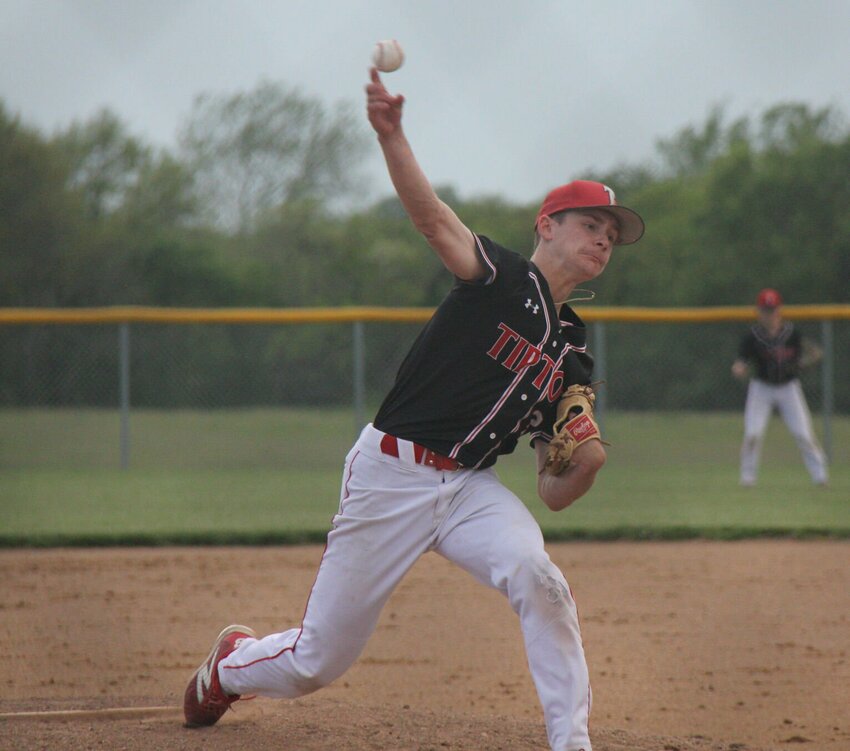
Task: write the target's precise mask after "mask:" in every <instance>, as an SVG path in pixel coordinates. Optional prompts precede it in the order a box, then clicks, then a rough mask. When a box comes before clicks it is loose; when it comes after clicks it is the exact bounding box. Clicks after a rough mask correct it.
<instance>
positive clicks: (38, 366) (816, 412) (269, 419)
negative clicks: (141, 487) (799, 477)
mask: <svg viewBox="0 0 850 751" xmlns="http://www.w3.org/2000/svg"><path fill="white" fill-rule="evenodd" d="M789 312H790V311H789ZM582 313H583V315H584V317H585V318H586V320H588V321H589V344H590V348H591V350H592V351H593V353H594V356H595V358H596V363H597V372H596V374H595V375H596V377H597V378H598V379H601V380H604V382H605V383H604V385H603V386H602V387H601V389H600V398H599V410H600V415H601V418H602V419H603V420H604V416H605V413H606V412H607V411H608V410H612V411H613V410H618V411H628V412H633V411H634V412H640V411H653V412H658V411H676V412H680V411H687V412H693V411H723V412H740V411H741V410H742V408H743V403H744V396H745V391H746V386H745V384H742V383H740V382H738V381H736V380H734V379H733V378H732V376H731V372H730V366H731V363H732V361H733V360H734V359H735V356H736V353H737V347H738V341H739V339H740V337H741V336H742V334H743V333H744V331H745V330H746V327H747V326H748V325H749V324H748V322H747V321H746V320H745V318H746V312H744V313H740V312H739V316H738V317H740V318H741V320H737V319H736V320H721V321H708V322H705V321H687V320H685V321H675V322H672V321H670V322H665V321H663V320H660V321H658V320H651V321H648V320H641V317H640V316H634V315H628V314H627V313H625V312H624V313H623V314H622V316H621V318H619V319H618V318H617V317H616V309H608V315H605V316H598V317H597V320H593V319H594V315H593V314H592V312H591V311H582ZM114 317H115V318H119V317H120V316H114ZM328 317H330V318H332V317H333V316H316V317H315V320H303V321H301V322H299V321H298V317H297V316H295V317H294V318H293V319H292V320H287V321H286V322H279V321H275V320H274V318H275V317H274V316H270V318H269V320H268V321H263V322H259V321H258V320H257V319H259V320H260V321H262V316H261V315H259V314H258V315H257V316H254V317H252V320H251V321H250V322H233V321H231V320H227V321H226V322H217V321H215V320H212V321H208V320H207V318H205V317H204V316H203V315H201V314H199V315H198V316H196V317H194V318H192V319H191V320H190V321H185V320H183V321H178V322H167V321H163V320H159V319H160V318H167V316H166V315H163V316H158V317H157V320H154V321H126V320H125V321H120V320H116V321H110V320H101V319H98V318H97V317H94V319H93V320H92V321H87V322H85V323H82V322H79V321H76V322H63V319H62V317H61V315H59V314H58V313H57V319H56V320H55V321H50V322H47V321H35V322H34V321H31V320H25V322H21V321H19V320H18V319H16V318H14V317H13V316H7V317H6V319H5V320H2V319H0V323H2V324H4V325H0V468H4V467H5V468H26V467H64V468H73V469H85V468H87V467H116V466H120V467H128V466H130V465H132V466H133V467H134V468H135V467H140V466H143V467H150V468H154V469H155V468H158V467H174V466H191V467H204V466H214V467H218V466H231V467H234V466H235V467H246V468H251V467H259V466H274V465H275V463H276V462H280V461H281V460H282V449H281V448H280V447H281V446H283V445H284V444H285V441H284V437H283V436H281V435H280V427H279V425H280V423H281V421H280V419H279V416H280V411H281V410H289V411H291V410H302V411H303V414H304V415H311V416H312V417H313V418H315V417H316V416H317V415H322V414H325V413H333V414H334V415H336V416H337V417H336V419H339V415H340V414H343V415H345V417H344V418H343V419H344V423H345V424H347V426H348V428H347V429H350V433H349V435H347V436H345V440H346V442H347V441H348V440H349V439H351V438H353V436H354V435H355V433H356V431H357V429H358V428H359V426H360V425H362V424H363V423H364V422H366V421H368V420H369V419H371V417H372V415H373V414H374V411H375V409H376V408H377V406H378V404H379V403H380V401H381V399H382V398H383V396H384V394H386V392H387V391H388V390H389V388H390V386H391V385H392V382H393V379H394V376H395V373H396V371H397V369H398V366H399V364H400V363H401V360H402V359H403V357H404V355H405V354H406V352H407V350H408V349H409V347H410V345H411V344H412V343H413V340H414V339H415V337H416V336H417V334H418V332H419V330H420V329H421V326H422V321H424V320H425V319H426V318H427V311H418V312H415V314H408V315H407V316H401V318H402V320H398V321H394V320H392V318H393V316H392V314H391V313H387V314H386V315H382V316H379V318H380V319H381V320H370V319H369V316H363V317H362V318H358V316H357V314H356V311H355V312H353V313H351V312H350V313H349V314H348V315H341V316H340V320H325V318H328ZM397 317H399V316H397ZM732 317H733V318H734V316H732ZM789 317H793V316H790V315H789ZM107 318H109V317H108V316H107ZM214 318H215V317H213V319H214ZM226 318H227V317H226V316H225V319H226ZM306 318H308V319H309V318H310V317H309V316H306ZM603 318H604V319H605V320H602V319H603ZM849 319H850V316H845V317H844V318H841V317H831V318H830V317H826V318H823V319H820V320H818V319H813V320H810V319H806V320H800V321H798V322H796V325H797V326H798V327H799V328H800V329H801V331H802V333H803V335H804V336H805V337H807V338H809V339H811V340H813V341H814V342H817V343H819V344H820V345H821V347H822V348H823V349H824V352H825V357H824V360H823V361H822V362H821V363H820V364H819V365H818V366H816V367H814V368H811V369H809V370H807V371H805V372H804V373H803V376H802V380H803V386H804V389H805V392H806V395H807V398H808V401H809V406H810V408H811V410H812V413H813V416H814V418H815V424H816V426H817V428H818V432H819V434H820V435H821V436H822V438H823V439H824V441H825V443H826V444H827V448H829V441H830V419H831V416H832V415H833V414H847V413H850V393H848V391H850V389H848V379H847V377H846V374H847V372H848V368H850V362H848V358H850V320H849ZM337 460H338V455H337V454H334V461H337Z"/></svg>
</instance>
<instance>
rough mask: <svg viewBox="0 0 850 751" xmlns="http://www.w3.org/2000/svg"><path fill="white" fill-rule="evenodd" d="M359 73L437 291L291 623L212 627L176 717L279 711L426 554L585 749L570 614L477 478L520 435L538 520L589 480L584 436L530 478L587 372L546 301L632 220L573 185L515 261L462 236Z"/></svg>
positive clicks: (551, 725) (521, 535)
mask: <svg viewBox="0 0 850 751" xmlns="http://www.w3.org/2000/svg"><path fill="white" fill-rule="evenodd" d="M370 75H371V82H370V83H369V84H368V86H367V87H366V91H367V98H368V104H367V110H368V117H369V121H370V123H371V125H372V127H373V128H374V130H375V132H376V133H377V136H378V142H379V144H380V146H381V149H382V151H383V154H384V157H385V160H386V164H387V168H388V170H389V174H390V177H391V179H392V181H393V184H394V186H395V189H396V191H397V193H398V196H399V198H400V199H401V202H402V204H403V205H404V207H405V209H406V211H407V213H408V215H409V217H410V219H411V221H412V222H413V224H414V225H415V226H416V228H417V229H418V230H419V231H420V232H421V233H422V234H423V236H424V237H425V238H426V240H427V241H428V243H429V244H430V246H431V247H432V248H433V250H434V251H435V252H436V253H437V255H438V256H439V257H440V259H441V260H442V262H443V264H444V265H445V266H446V268H447V269H448V270H449V271H450V272H451V273H452V274H453V275H454V285H453V286H452V288H451V291H450V292H449V294H448V296H447V297H446V298H445V299H444V300H443V302H442V303H441V304H440V305H439V307H438V309H437V311H436V312H435V314H434V316H433V318H432V319H431V320H430V321H429V323H428V324H427V325H426V326H425V328H424V329H423V331H422V332H421V333H420V335H419V337H418V338H417V339H416V341H415V342H414V344H413V346H412V348H411V350H410V352H409V353H408V355H407V357H406V358H405V360H404V361H403V363H402V365H401V367H400V368H399V371H398V374H397V377H396V382H395V385H394V386H393V388H392V390H391V391H390V393H389V394H388V395H387V397H386V399H385V400H384V402H383V404H382V405H381V407H380V409H379V410H378V413H377V415H376V417H375V419H374V423H373V424H369V425H367V426H366V427H365V428H364V430H363V432H362V433H361V435H360V438H359V439H358V441H357V443H356V444H355V446H354V448H353V449H352V450H351V451H350V452H349V454H348V456H347V457H346V460H345V467H344V470H343V480H342V491H341V495H340V505H339V512H338V513H337V515H336V516H335V517H334V520H333V529H332V530H331V532H330V533H329V534H328V540H327V546H326V549H325V553H324V555H323V557H322V561H321V564H320V565H319V571H318V574H317V577H316V581H315V583H314V585H313V589H312V591H311V593H310V597H309V600H308V603H307V607H306V610H305V613H304V618H303V621H302V623H301V625H300V627H296V628H292V629H290V630H288V631H284V632H282V633H276V634H271V635H269V636H266V637H264V638H262V639H258V638H256V637H255V635H254V633H253V632H252V631H251V630H250V629H248V628H246V627H244V626H231V627H229V628H227V629H225V630H224V631H223V632H222V633H221V634H220V635H219V638H218V640H217V641H216V643H215V645H214V647H213V650H212V652H211V653H210V655H209V657H208V658H207V660H206V661H205V662H204V663H203V664H202V665H201V667H200V668H199V669H198V671H197V672H196V673H195V675H194V676H192V678H191V680H190V681H189V684H188V686H187V689H186V694H185V702H184V710H185V715H186V721H187V724H188V725H211V724H213V723H214V722H216V721H217V720H218V719H219V717H221V715H222V714H223V713H224V712H225V711H226V709H227V707H228V706H229V705H230V704H231V703H232V702H233V701H235V700H236V699H238V698H239V696H240V695H243V694H257V695H263V696H272V697H288V698H294V697H297V696H302V695H304V694H307V693H309V692H311V691H315V690H317V689H318V688H320V687H322V686H325V685H327V684H328V683H330V682H331V681H333V680H334V679H336V678H338V677H339V676H340V675H342V674H343V672H344V671H345V670H347V669H348V667H349V666H350V665H351V664H352V663H353V662H354V661H355V660H356V658H357V656H358V655H359V654H360V652H361V650H362V649H363V647H364V646H365V644H366V641H367V640H368V638H369V636H370V635H371V633H372V631H373V630H374V628H375V625H376V623H377V620H378V617H379V615H380V612H381V609H382V607H383V605H384V604H385V603H386V601H387V599H388V598H389V596H390V594H391V593H392V591H393V589H394V588H395V587H396V585H397V584H398V583H399V582H400V581H401V579H402V577H403V576H404V574H405V573H406V572H407V571H408V570H409V569H410V567H411V566H412V565H413V564H414V563H415V562H416V561H417V560H418V558H419V557H420V556H422V555H423V554H424V553H427V552H429V551H434V552H436V553H438V554H440V555H442V556H444V557H445V558H447V559H448V560H451V561H453V562H454V563H456V564H457V565H459V566H461V567H462V568H463V569H465V570H466V571H468V572H469V573H470V574H472V575H473V576H474V577H475V578H476V579H478V580H479V581H480V582H482V583H483V584H485V585H487V586H490V587H494V588H495V589H498V590H499V591H501V592H502V593H503V594H504V595H505V596H506V597H507V598H508V601H509V602H510V605H511V607H512V608H513V609H514V611H515V612H516V613H517V614H518V616H519V622H520V627H521V630H522V634H523V638H524V640H525V647H526V654H527V657H528V664H529V668H530V670H531V673H532V677H533V679H534V683H535V686H536V688H537V692H538V695H539V697H540V700H541V703H542V705H543V710H544V717H545V721H546V727H547V732H548V737H549V742H550V745H551V747H552V748H553V749H555V750H556V751H579V750H582V751H590V738H589V736H588V717H589V713H590V703H591V694H590V683H589V678H588V670H587V665H586V662H585V657H584V651H583V647H582V641H581V635H580V633H579V623H578V616H577V613H576V606H575V602H574V601H573V597H572V594H571V592H570V588H569V586H568V585H567V581H566V579H565V578H564V575H563V574H562V573H561V571H560V570H559V569H558V568H557V567H556V566H555V565H554V564H553V563H552V562H551V560H550V559H549V556H548V554H547V553H546V551H545V549H544V544H543V535H542V533H541V531H540V527H539V525H538V524H537V522H536V521H535V520H534V517H533V516H532V515H531V513H530V512H529V511H528V509H527V508H526V506H525V505H524V504H523V503H522V501H520V500H519V499H518V498H517V497H516V496H515V495H514V494H513V493H512V492H510V491H509V490H508V489H507V488H505V487H504V486H503V485H502V484H501V482H500V481H499V479H498V477H497V475H496V474H495V472H494V470H493V465H494V464H495V462H496V459H497V457H498V455H499V454H504V453H510V452H511V451H513V449H514V447H515V446H516V445H517V442H518V440H519V438H520V437H521V436H523V435H527V436H529V438H530V441H531V443H532V445H534V447H535V451H536V459H537V473H538V492H539V495H540V497H541V498H542V499H543V501H544V503H545V504H546V505H547V506H548V507H549V508H550V509H552V510H555V511H558V510H561V509H564V508H566V507H567V506H569V505H570V504H571V503H573V502H574V501H575V500H576V499H577V498H579V497H580V496H582V495H583V494H584V493H585V492H586V491H587V490H588V489H589V488H590V487H591V485H592V484H593V481H594V478H595V477H596V474H597V472H598V471H599V469H600V468H601V466H602V465H603V463H604V461H605V449H604V447H603V446H602V443H601V442H600V440H598V438H592V439H590V440H588V441H587V442H586V443H582V444H581V445H579V446H578V448H577V449H576V450H575V453H574V454H573V456H572V459H571V461H570V463H569V465H568V466H567V468H566V470H565V471H563V472H562V473H561V474H552V473H550V472H549V471H544V470H545V468H546V466H547V464H546V455H547V443H548V442H549V441H550V440H551V439H552V436H553V433H552V426H553V422H554V420H555V415H556V409H557V405H558V401H559V398H560V395H561V393H562V392H563V390H564V388H565V387H566V386H568V385H570V384H587V383H589V382H590V374H591V369H592V360H591V358H590V357H589V355H588V354H587V347H586V334H585V328H584V325H583V323H582V321H581V319H580V318H579V317H578V316H577V315H576V314H575V312H574V311H573V310H572V309H571V308H570V307H569V305H567V304H565V303H564V304H562V303H561V301H563V300H565V299H566V298H567V297H568V296H569V295H570V293H571V292H572V290H573V289H574V288H575V286H576V285H577V284H579V283H580V282H584V281H587V280H589V279H593V278H594V277H596V276H598V275H599V274H601V273H602V271H603V270H604V269H605V266H606V265H607V263H608V260H609V258H610V256H611V252H612V250H613V247H614V245H617V244H627V243H631V242H635V241H636V240H638V239H639V238H640V236H641V235H642V233H643V221H642V220H641V218H640V217H639V216H638V215H637V214H635V213H634V212H633V211H631V210H629V209H626V208H624V207H621V206H617V205H616V203H615V200H614V194H613V191H611V190H610V189H609V188H607V187H606V186H604V185H602V184H601V183H595V182H588V181H575V182H572V183H570V184H568V185H565V186H561V187H560V188H556V189H555V190H553V191H552V192H551V193H549V195H548V196H547V197H546V200H545V201H544V203H543V205H542V207H541V209H540V212H539V214H538V217H537V220H536V223H535V234H536V247H535V250H534V253H533V255H532V258H531V261H529V260H527V259H526V258H524V257H523V256H521V255H519V254H517V253H514V252H513V251H510V250H508V249H506V248H503V247H502V246H500V245H498V244H497V243H495V242H493V241H492V240H490V239H489V238H487V237H485V236H483V235H477V234H474V233H473V232H472V231H470V230H469V229H468V228H467V227H466V226H464V224H463V223H462V222H461V221H460V219H459V218H458V217H457V215H456V214H455V213H454V212H453V211H452V210H451V209H450V208H449V207H448V206H447V205H446V204H445V203H443V202H442V201H441V200H440V199H439V198H438V197H437V195H436V194H435V192H434V190H433V189H432V187H431V185H430V183H429V182H428V180H427V179H426V178H425V175H424V174H423V173H422V170H421V169H420V167H419V165H418V163H417V161H416V159H415V158H414V155H413V152H412V150H411V148H410V145H409V144H408V142H407V139H406V137H405V135H404V133H403V131H402V126H401V115H402V105H403V102H404V100H403V97H401V96H392V95H390V94H389V93H388V92H387V90H386V89H385V88H384V86H383V84H382V83H381V80H380V78H379V76H378V73H377V71H376V70H374V69H372V71H371V73H370ZM597 435H598V434H597ZM281 573H282V575H285V572H281ZM451 637H452V635H451V632H450V630H449V631H448V632H447V633H446V637H445V638H446V639H451ZM423 649H439V645H423Z"/></svg>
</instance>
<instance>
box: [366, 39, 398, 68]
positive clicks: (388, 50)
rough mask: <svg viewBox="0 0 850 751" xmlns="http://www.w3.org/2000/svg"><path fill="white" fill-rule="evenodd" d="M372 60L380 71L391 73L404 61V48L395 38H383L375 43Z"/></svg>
mask: <svg viewBox="0 0 850 751" xmlns="http://www.w3.org/2000/svg"><path fill="white" fill-rule="evenodd" d="M372 62H373V63H375V67H376V68H377V69H378V70H379V71H381V73H392V72H393V71H394V70H398V69H399V68H400V67H401V64H402V63H403V62H404V50H403V49H402V48H401V45H400V44H399V43H398V42H397V41H396V40H395V39H384V40H383V41H382V42H378V43H377V44H376V45H375V49H374V50H373V51H372Z"/></svg>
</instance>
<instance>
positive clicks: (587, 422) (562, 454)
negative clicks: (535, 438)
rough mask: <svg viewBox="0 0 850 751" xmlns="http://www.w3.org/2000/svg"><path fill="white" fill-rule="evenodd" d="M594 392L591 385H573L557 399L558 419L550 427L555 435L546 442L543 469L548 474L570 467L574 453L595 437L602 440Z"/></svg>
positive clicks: (557, 473)
mask: <svg viewBox="0 0 850 751" xmlns="http://www.w3.org/2000/svg"><path fill="white" fill-rule="evenodd" d="M595 403H596V394H594V393H593V388H592V387H591V386H579V385H578V384H574V385H572V386H570V387H568V388H567V389H566V390H565V391H564V393H563V394H562V395H561V401H559V402H558V411H557V419H556V420H555V425H554V426H553V430H554V432H555V436H554V438H552V440H551V441H550V442H549V448H548V450H547V453H546V462H545V463H544V465H543V470H544V471H546V472H548V473H549V474H550V475H559V474H561V472H563V471H564V470H565V469H566V468H567V467H569V466H570V459H571V458H572V456H573V452H574V451H575V450H576V448H578V447H579V446H581V444H582V443H586V442H587V441H590V440H592V439H594V438H598V439H599V440H602V438H601V437H600V434H599V426H598V425H597V424H596V420H594V419H593V405H594V404H595Z"/></svg>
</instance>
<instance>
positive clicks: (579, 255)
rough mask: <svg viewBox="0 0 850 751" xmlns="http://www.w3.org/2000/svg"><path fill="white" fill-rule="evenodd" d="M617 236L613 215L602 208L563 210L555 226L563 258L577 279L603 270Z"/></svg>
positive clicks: (616, 225)
mask: <svg viewBox="0 0 850 751" xmlns="http://www.w3.org/2000/svg"><path fill="white" fill-rule="evenodd" d="M618 236H619V225H618V223H617V219H616V217H614V215H613V214H609V213H608V212H607V211H604V210H597V209H591V210H588V211H570V212H567V214H566V215H565V216H564V219H563V221H562V222H561V224H560V225H556V227H555V239H556V240H557V242H558V244H559V245H560V248H561V252H562V253H563V260H564V262H565V263H566V264H569V266H571V272H572V274H573V276H574V278H576V279H577V280H579V281H589V280H590V279H595V278H596V277H597V276H599V275H600V274H601V273H602V272H603V271H604V270H605V267H606V266H607V265H608V261H609V260H611V251H612V250H613V249H614V243H615V242H616V241H617V238H618Z"/></svg>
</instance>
